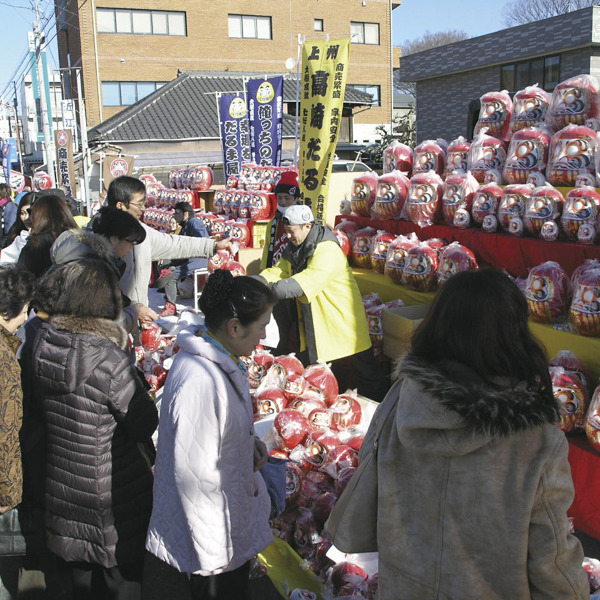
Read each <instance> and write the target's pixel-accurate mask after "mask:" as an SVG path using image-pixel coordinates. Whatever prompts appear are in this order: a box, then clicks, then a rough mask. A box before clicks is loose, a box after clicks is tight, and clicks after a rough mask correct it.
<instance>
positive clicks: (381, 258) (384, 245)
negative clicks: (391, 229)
mask: <svg viewBox="0 0 600 600" xmlns="http://www.w3.org/2000/svg"><path fill="white" fill-rule="evenodd" d="M393 240H394V236H393V235H392V234H391V233H388V232H387V231H378V232H377V235H375V236H374V237H373V238H372V239H371V269H373V271H375V273H383V271H384V269H385V261H386V259H387V253H388V248H389V246H390V244H391V243H392V242H393Z"/></svg>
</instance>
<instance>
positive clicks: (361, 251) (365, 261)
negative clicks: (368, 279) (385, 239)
mask: <svg viewBox="0 0 600 600" xmlns="http://www.w3.org/2000/svg"><path fill="white" fill-rule="evenodd" d="M376 233H377V231H376V230H375V229H373V227H364V228H363V229H359V230H358V231H357V232H356V233H355V234H354V241H353V243H352V262H353V263H354V264H355V265H356V266H357V267H361V268H363V269H370V268H371V240H372V238H373V236H374V235H375V234H376Z"/></svg>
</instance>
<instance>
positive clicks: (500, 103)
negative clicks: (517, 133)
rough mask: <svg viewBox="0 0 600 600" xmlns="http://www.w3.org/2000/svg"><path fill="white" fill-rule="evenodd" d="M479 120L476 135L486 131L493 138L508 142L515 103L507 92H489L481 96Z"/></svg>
mask: <svg viewBox="0 0 600 600" xmlns="http://www.w3.org/2000/svg"><path fill="white" fill-rule="evenodd" d="M480 100H481V108H480V109H479V119H478V120H477V123H476V125H475V130H474V134H475V135H478V134H479V133H481V132H482V131H484V130H485V129H487V131H488V134H489V135H491V136H492V137H496V138H498V139H499V140H503V141H508V140H509V139H510V135H511V131H510V120H511V117H512V113H513V102H512V100H511V97H510V95H509V94H508V92H507V91H506V90H502V91H501V92H488V93H487V94H484V95H483V96H481V99H480Z"/></svg>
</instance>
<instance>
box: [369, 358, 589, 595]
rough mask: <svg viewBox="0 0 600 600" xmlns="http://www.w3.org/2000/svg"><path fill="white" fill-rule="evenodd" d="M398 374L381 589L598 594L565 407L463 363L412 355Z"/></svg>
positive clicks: (384, 494)
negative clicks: (564, 425) (578, 534)
mask: <svg viewBox="0 0 600 600" xmlns="http://www.w3.org/2000/svg"><path fill="white" fill-rule="evenodd" d="M401 374H402V377H403V378H404V380H403V383H402V387H401V389H400V392H399V394H400V396H399V402H398V408H397V412H396V414H395V416H394V417H393V418H390V419H389V420H388V422H387V423H386V426H385V427H384V429H383V431H382V434H381V437H380V440H379V450H378V458H377V466H378V481H379V490H378V491H379V497H378V520H377V531H378V534H377V541H378V546H379V552H380V554H379V599H380V600H429V599H431V600H433V599H436V600H484V599H485V600H529V599H536V600H537V599H539V600H541V599H548V600H549V599H551V598H552V599H558V598H560V599H561V600H568V599H583V598H586V599H587V598H589V586H588V582H587V577H586V574H585V572H584V571H583V569H582V567H581V563H582V560H583V552H582V549H581V546H580V544H579V541H578V540H577V539H576V538H575V537H574V536H573V535H570V534H569V533H568V529H569V524H568V520H567V509H568V508H569V506H570V505H571V502H572V500H573V484H572V481H571V473H570V468H569V463H568V461H567V441H566V439H565V436H564V434H563V432H562V431H560V430H559V429H558V428H557V427H556V426H555V425H554V422H555V420H556V415H557V409H556V406H554V405H550V406H549V405H548V403H547V401H545V400H544V399H543V398H542V397H541V396H540V395H539V394H537V393H534V392H532V391H530V390H527V389H526V386H525V385H524V384H517V385H511V384H510V383H509V382H508V381H506V380H502V381H500V380H495V381H494V385H491V384H489V383H485V382H484V381H482V380H481V379H479V378H478V377H477V376H476V375H475V374H474V373H473V372H471V371H470V370H468V369H466V368H465V367H464V366H462V365H459V364H458V363H440V364H437V365H435V366H433V365H431V364H427V363H424V362H423V361H421V360H420V359H417V358H415V357H412V356H410V355H409V356H408V357H407V358H406V359H405V361H404V363H403V364H402V368H401ZM396 389H397V388H396Z"/></svg>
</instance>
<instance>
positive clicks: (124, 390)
mask: <svg viewBox="0 0 600 600" xmlns="http://www.w3.org/2000/svg"><path fill="white" fill-rule="evenodd" d="M125 341H126V334H125V331H124V330H123V329H122V328H121V327H120V326H118V325H117V324H116V323H115V322H114V321H109V320H105V319H82V318H76V317H70V316H69V317H65V316H61V317H58V316H57V317H52V318H51V319H50V322H49V323H44V324H42V326H41V328H40V330H39V332H38V334H37V337H36V339H35V342H34V347H33V357H34V360H33V361H32V374H33V389H34V398H35V400H36V401H37V402H39V403H40V404H41V409H42V412H43V416H44V420H45V425H46V451H47V465H46V507H45V511H46V517H45V521H46V541H47V544H48V548H49V549H50V550H51V551H52V552H53V553H54V554H56V555H58V556H59V557H61V558H63V559H64V560H67V561H84V562H88V563H93V564H99V565H102V566H103V567H114V566H116V565H122V564H127V563H134V562H136V561H138V560H140V559H141V557H142V556H143V552H144V539H145V535H146V531H147V526H148V519H149V517H150V512H151V509H152V472H151V464H150V462H149V459H148V454H147V451H146V449H147V447H148V446H147V445H148V444H150V443H151V442H150V439H151V435H152V433H153V431H154V430H155V429H156V425H157V411H156V407H155V406H154V403H153V402H152V400H151V399H150V397H149V396H148V394H147V393H146V391H145V388H144V386H143V384H142V382H141V380H140V378H139V376H138V374H137V371H136V370H135V368H134V366H133V365H132V363H131V361H130V359H129V357H128V355H127V353H126V352H125V351H124V350H123V349H122V348H124V347H125Z"/></svg>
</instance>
